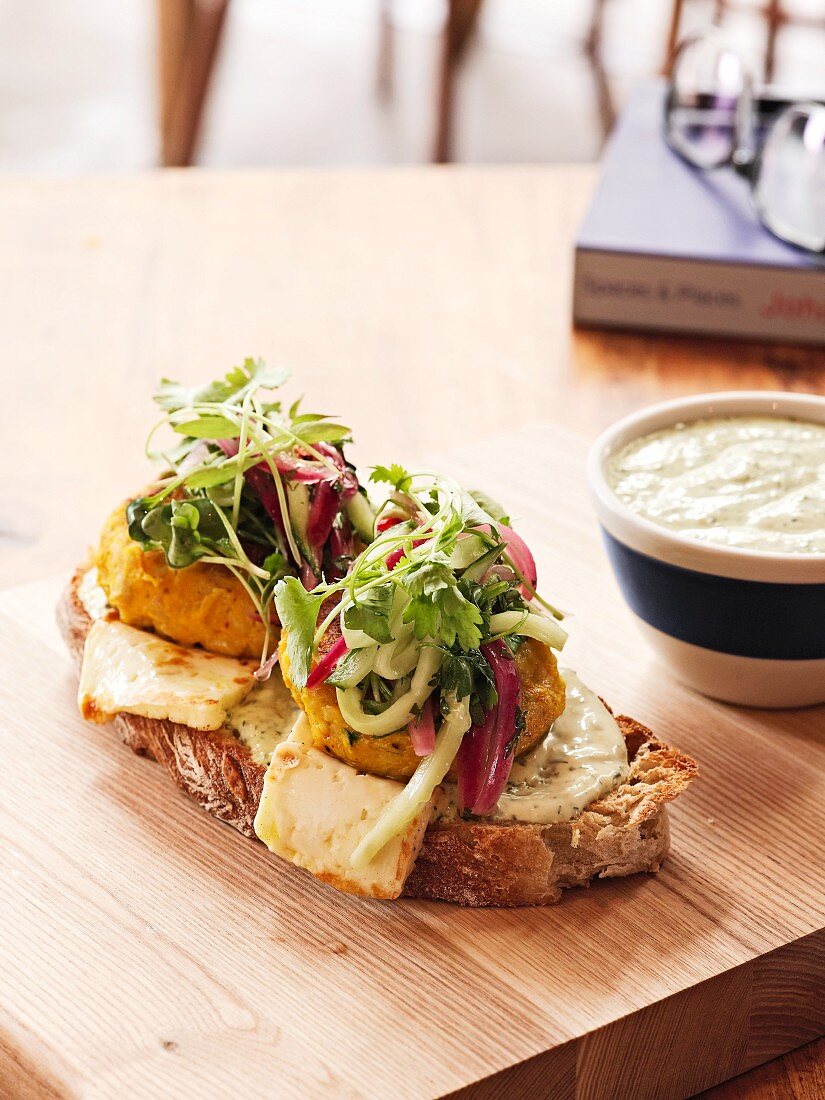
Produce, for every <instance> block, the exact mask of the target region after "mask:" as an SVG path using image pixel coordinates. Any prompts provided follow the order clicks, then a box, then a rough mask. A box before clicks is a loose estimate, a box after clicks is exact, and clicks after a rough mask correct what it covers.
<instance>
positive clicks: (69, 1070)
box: [0, 426, 825, 1100]
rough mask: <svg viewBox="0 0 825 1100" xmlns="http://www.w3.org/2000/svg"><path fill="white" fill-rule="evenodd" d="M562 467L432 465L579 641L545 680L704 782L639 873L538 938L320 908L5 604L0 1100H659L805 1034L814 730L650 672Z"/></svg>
mask: <svg viewBox="0 0 825 1100" xmlns="http://www.w3.org/2000/svg"><path fill="white" fill-rule="evenodd" d="M583 455H584V444H583V443H582V441H581V440H580V439H578V438H577V437H575V436H572V435H570V434H568V433H565V432H563V431H561V430H559V429H557V428H554V427H550V426H541V427H537V428H535V429H534V430H531V431H526V432H521V433H519V434H518V435H517V436H513V437H511V438H506V437H502V438H500V439H498V440H495V441H492V442H489V443H486V444H484V445H477V446H476V447H475V448H474V449H473V450H470V451H467V452H463V453H460V454H453V455H452V456H449V457H448V459H447V460H445V461H444V462H443V463H441V465H442V466H443V467H445V468H449V469H451V470H452V471H453V472H454V473H456V474H457V475H458V476H460V477H461V478H462V480H464V481H465V483H467V484H468V485H479V486H483V487H484V488H485V489H486V490H487V491H488V492H490V493H491V494H493V495H495V496H498V497H499V498H500V499H502V500H504V501H506V503H507V505H508V507H509V509H510V510H511V513H512V515H513V516H514V517H515V520H516V523H517V526H518V528H519V530H520V531H521V532H522V533H523V534H524V536H525V537H526V539H527V541H528V542H529V543H530V544H531V545H532V546H533V547H534V549H535V551H536V557H537V558H538V562H539V571H540V578H541V581H542V587H543V590H544V591H545V592H546V593H547V594H548V595H549V596H550V597H551V598H552V599H553V600H554V601H555V602H557V603H558V604H560V605H561V606H562V607H564V608H568V609H571V610H573V611H574V612H575V614H573V615H571V617H570V619H569V626H570V628H571V631H572V638H571V641H570V643H569V646H568V651H566V653H565V660H566V662H567V663H569V664H571V665H573V666H575V667H577V668H578V670H579V671H580V673H581V674H582V675H583V676H584V678H585V679H586V680H587V681H588V682H589V683H590V684H591V685H592V686H593V687H595V688H597V689H598V690H599V691H600V692H601V693H603V694H604V696H605V697H606V698H607V699H608V700H609V701H610V702H611V704H612V705H613V706H614V707H615V708H617V709H619V710H621V711H624V712H626V713H630V714H633V715H635V716H636V717H638V718H639V719H640V720H641V721H643V722H645V723H647V724H648V725H650V726H652V727H653V728H654V729H655V730H657V731H658V732H659V733H660V734H661V735H662V736H663V737H664V738H665V739H666V740H668V741H670V742H672V743H673V744H675V745H678V746H679V747H680V748H682V749H684V750H686V751H688V752H690V753H691V754H693V755H694V756H695V757H696V758H697V760H698V761H699V763H700V765H701V769H702V776H701V779H700V781H698V782H697V783H696V784H694V786H693V788H692V789H691V790H690V791H689V792H688V794H686V795H685V796H684V797H683V798H682V799H680V800H679V802H678V803H677V804H676V805H675V806H674V808H673V810H672V813H671V823H672V832H673V851H672V854H671V856H670V858H669V860H668V861H667V863H666V865H665V867H664V868H663V870H662V871H661V873H660V874H659V875H658V876H636V877H634V878H631V879H625V880H614V881H605V882H600V883H598V884H596V885H595V886H593V887H592V888H591V889H589V890H578V891H571V892H570V893H568V894H567V895H566V896H565V899H564V901H563V902H562V903H561V904H560V905H558V906H556V907H553V908H549V909H527V910H463V909H460V908H457V907H453V906H450V905H446V904H441V903H430V902H420V901H401V902H397V903H376V902H364V901H359V900H356V899H353V898H348V897H345V896H343V895H340V894H337V893H335V892H333V891H331V890H329V889H327V888H325V887H323V886H320V885H319V884H317V883H316V882H315V881H314V880H313V879H312V878H310V877H309V876H307V875H305V874H304V873H303V872H299V871H297V870H295V869H294V868H291V867H288V866H286V865H284V864H281V863H280V862H279V861H278V860H276V859H275V858H274V857H272V856H270V855H269V854H268V853H267V852H266V851H265V850H264V849H263V847H262V846H261V845H259V844H256V843H253V842H251V841H249V840H245V839H244V838H243V837H241V836H240V835H238V834H237V833H235V832H233V831H232V830H231V829H229V828H227V827H225V826H223V825H221V824H220V823H218V822H217V821H215V820H213V819H211V818H210V817H208V816H207V815H206V814H204V813H203V812H202V811H201V810H199V809H198V808H197V807H196V806H195V805H194V803H191V802H189V801H188V800H187V799H186V798H185V797H184V796H183V795H182V794H180V793H179V792H178V791H177V790H176V789H175V788H174V787H173V786H172V785H171V783H170V782H169V781H168V779H167V778H166V775H165V774H164V773H163V772H162V771H161V769H160V768H159V767H158V766H157V765H155V764H153V763H151V762H149V761H146V760H142V759H139V758H138V757H136V756H134V755H133V754H132V753H130V752H129V751H128V750H127V749H126V748H124V747H123V746H122V745H121V744H120V743H119V742H118V741H117V740H116V739H115V737H114V735H113V733H112V731H111V730H110V729H108V728H98V727H95V726H91V725H87V724H85V723H83V722H82V721H81V720H80V719H79V717H78V716H77V712H76V708H75V690H76V683H75V676H74V673H73V671H72V669H71V667H70V665H69V661H68V658H67V656H66V654H65V653H64V650H63V647H62V643H61V641H60V639H59V637H58V635H57V632H56V629H55V627H54V625H53V608H54V604H55V601H56V599H57V596H58V593H59V590H60V588H61V585H62V583H64V581H65V578H56V579H53V580H49V581H44V582H40V583H35V584H30V585H27V586H25V587H20V588H17V589H12V590H9V591H7V592H5V593H4V594H2V595H0V654H1V655H2V677H0V693H2V714H3V720H2V729H1V731H0V745H2V784H1V785H0V790H1V791H2V803H1V804H0V873H2V883H3V886H2V890H0V1094H2V1095H3V1096H4V1097H5V1096H9V1097H18V1096H26V1097H29V1096H31V1097H41V1096H63V1095H82V1096H84V1097H109V1096H115V1095H129V1096H132V1097H159V1098H160V1097H169V1096H176V1097H177V1096H190V1095H198V1096H228V1095H233V1096H281V1095H283V1096H294V1095H298V1094H300V1095H309V1096H324V1095H329V1096H336V1097H337V1096H346V1097H360V1096H392V1097H394V1098H402V1097H421V1096H443V1095H445V1094H448V1093H458V1094H460V1095H462V1096H465V1095H466V1096H470V1095H471V1096H474V1097H475V1096H479V1097H510V1096H516V1095H524V1096H531V1097H532V1096H537V1097H538V1096H545V1097H553V1098H556V1097H558V1098H560V1100H566V1098H573V1097H577V1098H587V1100H605V1098H622V1100H631V1098H634V1097H654V1096H655V1097H666V1098H679V1097H683V1096H687V1095H690V1094H691V1093H693V1092H696V1091H697V1090H699V1089H702V1088H705V1087H708V1086H710V1085H712V1084H714V1083H716V1082H718V1081H720V1080H724V1079H725V1078H727V1077H730V1076H732V1075H734V1074H736V1073H739V1072H741V1071H742V1070H744V1069H746V1068H748V1067H750V1066H753V1065H756V1064H758V1063H760V1062H762V1061H765V1060H767V1059H769V1058H772V1057H774V1056H776V1055H778V1054H780V1053H782V1052H784V1051H786V1050H788V1049H790V1048H791V1047H793V1046H796V1045H798V1044H800V1043H803V1042H805V1041H807V1040H809V1039H812V1038H814V1037H816V1036H817V1035H819V1034H821V1033H822V1032H823V1030H825V1009H823V1004H824V1003H825V997H823V990H825V928H824V927H823V926H824V925H825V920H823V917H824V916H825V890H823V867H825V858H823V857H825V709H823V708H817V709H811V710H807V711H797V712H787V711H786V712H781V713H777V712H774V713H771V712H760V711H748V710H741V709H734V708H730V707H726V706H723V705H721V704H717V703H713V702H710V701H708V700H705V699H703V698H701V697H699V696H697V695H694V694H692V693H691V692H690V691H688V690H687V689H686V688H683V687H681V686H680V685H679V684H678V683H676V682H675V681H674V680H673V679H672V678H671V676H670V675H669V674H668V672H667V671H666V670H665V669H664V668H662V667H660V666H659V665H658V664H657V663H656V662H655V660H654V659H653V658H652V657H651V655H650V654H649V653H648V652H647V651H646V649H645V648H644V646H643V644H642V642H641V641H640V639H639V638H638V637H637V634H636V631H635V628H634V625H633V622H632V619H631V617H630V615H629V613H628V612H627V611H626V609H625V608H624V606H623V604H622V603H621V599H620V597H619V594H618V592H617V590H616V588H615V585H614V583H613V581H612V578H611V576H610V574H609V571H608V567H607V564H606V561H605V558H604V556H603V553H602V550H601V547H600V545H599V538H598V533H597V530H596V525H595V522H594V519H593V517H592V515H591V511H590V507H589V504H588V502H587V498H586V490H585V485H584V477H583ZM91 534H92V533H91V532H90V535H91Z"/></svg>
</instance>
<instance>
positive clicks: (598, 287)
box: [573, 248, 825, 344]
mask: <svg viewBox="0 0 825 1100" xmlns="http://www.w3.org/2000/svg"><path fill="white" fill-rule="evenodd" d="M573 320H574V321H575V323H576V324H577V325H583V326H587V325H593V326H597V327H605V328H628V329H642V330H649V331H669V332H685V333H699V334H702V335H705V336H740V337H742V336H744V337H749V338H751V339H764V340H784V341H794V342H803V343H811V344H825V267H822V268H819V269H817V268H808V269H805V270H801V271H800V270H789V269H784V268H778V267H758V266H755V265H750V264H725V263H713V262H708V261H703V260H690V259H680V258H677V257H659V256H644V255H638V254H633V253H617V252H608V251H602V250H599V249H585V248H579V249H577V251H576V269H575V277H574V289H573Z"/></svg>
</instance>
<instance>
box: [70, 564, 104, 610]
mask: <svg viewBox="0 0 825 1100" xmlns="http://www.w3.org/2000/svg"><path fill="white" fill-rule="evenodd" d="M77 595H78V598H79V599H80V602H81V603H82V604H83V607H84V608H85V610H86V614H87V615H88V616H89V618H90V619H102V618H103V617H104V616H105V614H106V612H107V611H108V610H109V603H108V601H107V599H106V593H105V592H104V591H103V589H102V588H101V587H100V584H99V583H98V579H97V567H96V566H93V567H92V568H91V569H88V570H87V571H86V572H85V573H84V574H83V576H82V577H81V578H80V584H79V585H78V586H77Z"/></svg>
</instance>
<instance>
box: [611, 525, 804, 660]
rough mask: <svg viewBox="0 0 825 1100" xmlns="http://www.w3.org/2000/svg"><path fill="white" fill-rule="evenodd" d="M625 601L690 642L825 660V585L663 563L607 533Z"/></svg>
mask: <svg viewBox="0 0 825 1100" xmlns="http://www.w3.org/2000/svg"><path fill="white" fill-rule="evenodd" d="M602 535H603V536H604V541H605V545H606V547H607V553H608V557H609V558H610V561H611V564H612V565H613V569H614V571H615V573H616V577H617V579H618V581H619V586H620V587H621V590H622V593H623V595H624V598H625V599H626V600H627V602H628V604H629V605H630V607H631V609H632V610H633V611H635V613H636V614H637V615H638V616H639V618H640V619H642V620H644V622H646V623H649V624H650V626H653V627H655V628H656V629H657V630H661V631H662V633H663V634H669V635H670V636H671V637H672V638H678V639H679V640H680V641H682V642H690V643H691V644H692V645H697V646H702V647H703V648H704V649H715V650H716V651H717V652H721V653H733V654H735V655H736V656H738V657H763V658H768V659H773V660H781V661H803V660H813V659H819V658H825V584H768V583H766V582H763V581H742V580H734V579H732V578H730V577H718V576H716V575H712V574H710V573H697V572H696V571H695V570H693V569H682V568H681V566H678V565H670V564H668V563H667V562H663V561H658V560H657V559H656V558H651V557H649V556H648V555H647V554H640V553H639V551H638V550H631V549H630V547H629V546H625V545H624V543H621V542H619V541H618V540H617V539H615V538H613V536H612V535H611V534H609V533H608V532H607V531H605V529H604V528H602Z"/></svg>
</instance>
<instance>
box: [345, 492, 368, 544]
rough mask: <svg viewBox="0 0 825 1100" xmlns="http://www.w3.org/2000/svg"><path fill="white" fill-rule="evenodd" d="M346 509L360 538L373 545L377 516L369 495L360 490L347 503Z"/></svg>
mask: <svg viewBox="0 0 825 1100" xmlns="http://www.w3.org/2000/svg"><path fill="white" fill-rule="evenodd" d="M345 508H346V513H347V517H348V518H349V521H350V523H351V524H352V526H353V527H354V528H355V532H356V534H357V535H358V537H359V538H360V539H362V540H363V541H364V542H365V543H367V544H369V543H371V542H372V540H373V539H374V538H375V515H374V514H373V511H372V505H371V504H370V502H369V500H368V499H367V494H366V493H365V492H363V491H362V490H361V489H359V490H358V492H357V493H356V494H355V496H354V497H353V498H352V499H351V500H348V501H347V503H346V505H345Z"/></svg>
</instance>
